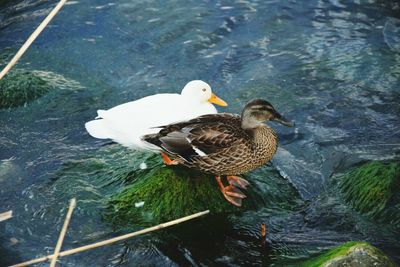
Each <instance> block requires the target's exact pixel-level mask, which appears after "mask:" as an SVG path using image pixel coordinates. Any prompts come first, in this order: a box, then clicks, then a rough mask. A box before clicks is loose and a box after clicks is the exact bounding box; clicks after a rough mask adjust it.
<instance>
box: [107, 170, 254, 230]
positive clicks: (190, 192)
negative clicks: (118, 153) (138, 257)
mask: <svg viewBox="0 0 400 267" xmlns="http://www.w3.org/2000/svg"><path fill="white" fill-rule="evenodd" d="M128 180H129V179H128ZM248 195H251V193H248ZM243 202H244V204H243V206H242V207H241V208H238V207H236V206H233V205H232V204H230V203H228V202H227V201H226V200H225V199H224V197H223V195H222V194H221V192H220V191H219V188H218V185H217V183H216V181H215V178H214V177H212V176H209V175H206V174H202V173H198V172H195V171H193V170H188V169H185V168H180V167H156V168H154V169H152V170H150V171H148V172H146V174H144V175H143V176H142V177H136V178H135V179H134V180H133V181H132V183H131V184H130V185H129V186H128V187H126V188H125V189H124V190H123V191H122V192H120V193H118V194H117V195H115V196H114V197H112V198H111V200H110V202H109V209H108V215H109V216H107V218H109V219H111V221H112V222H113V223H115V224H127V223H134V224H141V225H147V224H149V225H154V224H155V223H160V222H166V221H169V220H173V219H177V218H180V217H183V216H186V215H190V214H192V213H196V212H200V211H204V210H210V213H212V214H223V213H231V212H236V211H241V210H243V209H246V208H248V207H251V206H252V205H254V202H252V200H251V198H246V199H245V200H244V201H243ZM140 203H142V206H141V205H140ZM138 206H139V207H138Z"/></svg>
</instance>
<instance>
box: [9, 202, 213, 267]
mask: <svg viewBox="0 0 400 267" xmlns="http://www.w3.org/2000/svg"><path fill="white" fill-rule="evenodd" d="M208 213H210V211H209V210H206V211H202V212H199V213H195V214H192V215H189V216H186V217H182V218H180V219H176V220H173V221H169V222H166V223H162V224H159V225H156V226H153V227H150V228H146V229H143V230H140V231H137V232H133V233H129V234H126V235H122V236H118V237H114V238H111V239H108V240H104V241H100V242H97V243H94V244H90V245H86V246H82V247H79V248H74V249H70V250H65V251H62V252H60V254H59V255H58V257H60V258H61V257H64V256H68V255H72V254H75V253H78V252H82V251H86V250H89V249H94V248H98V247H102V246H105V245H109V244H112V243H115V242H118V241H121V240H124V239H128V238H131V237H134V236H138V235H142V234H147V233H149V232H153V231H156V230H160V229H163V228H166V227H169V226H172V225H175V224H178V223H182V222H185V221H188V220H191V219H194V218H197V217H200V216H203V215H206V214H208ZM53 257H54V255H48V256H45V257H41V258H37V259H34V260H30V261H26V262H22V263H18V264H15V265H12V266H10V267H21V266H27V265H30V264H35V263H38V262H43V261H47V260H51V259H52V258H53Z"/></svg>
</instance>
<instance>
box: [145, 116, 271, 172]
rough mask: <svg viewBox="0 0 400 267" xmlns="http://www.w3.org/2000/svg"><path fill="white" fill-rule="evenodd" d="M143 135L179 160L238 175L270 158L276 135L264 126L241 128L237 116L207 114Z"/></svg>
mask: <svg viewBox="0 0 400 267" xmlns="http://www.w3.org/2000/svg"><path fill="white" fill-rule="evenodd" d="M143 139H144V140H145V141H147V142H149V143H152V144H154V145H157V146H159V147H161V148H162V149H163V150H164V151H165V152H167V153H168V154H169V155H172V156H175V157H177V158H178V160H179V163H180V164H182V165H185V166H187V167H189V168H194V169H197V170H200V171H204V172H208V173H212V174H215V175H238V174H241V173H244V172H247V171H250V170H253V169H255V168H257V167H259V166H261V165H263V164H265V163H266V162H268V161H269V160H271V159H272V157H273V155H274V154H275V152H276V149H277V143H278V140H277V136H276V134H275V132H274V130H273V129H272V128H270V127H268V126H266V125H265V126H264V125H263V126H259V127H257V128H254V129H247V130H244V129H242V127H241V119H240V116H238V115H234V114H228V113H220V114H210V115H204V116H200V117H198V118H195V119H192V120H189V121H185V122H181V123H176V124H171V125H167V126H164V127H162V130H161V131H160V132H159V133H158V134H152V135H146V136H144V137H143Z"/></svg>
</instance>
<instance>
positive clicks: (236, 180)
mask: <svg viewBox="0 0 400 267" xmlns="http://www.w3.org/2000/svg"><path fill="white" fill-rule="evenodd" d="M226 179H227V180H228V183H229V184H230V185H233V186H237V187H240V188H242V189H247V186H248V185H250V183H249V182H248V181H247V180H246V179H243V178H241V177H239V176H234V175H230V176H226Z"/></svg>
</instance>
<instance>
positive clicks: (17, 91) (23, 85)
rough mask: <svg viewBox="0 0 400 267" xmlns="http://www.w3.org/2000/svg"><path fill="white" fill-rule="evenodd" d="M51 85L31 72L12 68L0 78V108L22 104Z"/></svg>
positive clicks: (45, 90) (38, 95) (44, 91)
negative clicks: (12, 69)
mask: <svg viewBox="0 0 400 267" xmlns="http://www.w3.org/2000/svg"><path fill="white" fill-rule="evenodd" d="M52 88H53V87H52V86H51V85H50V84H49V83H47V82H46V81H45V80H44V79H42V78H41V77H39V76H38V75H36V74H35V73H33V72H30V71H26V70H14V71H11V72H10V73H8V74H7V75H6V76H5V77H4V78H3V79H1V80H0V109H3V108H12V107H18V106H22V105H24V104H26V103H29V102H31V101H33V100H35V99H37V98H39V97H41V96H43V95H44V94H46V93H47V92H49V91H50V90H51V89H52Z"/></svg>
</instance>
